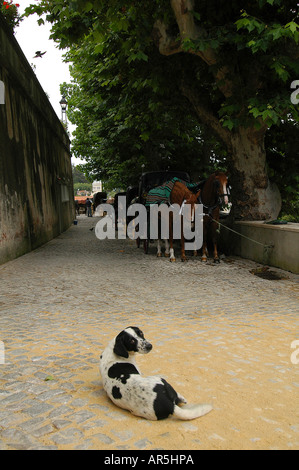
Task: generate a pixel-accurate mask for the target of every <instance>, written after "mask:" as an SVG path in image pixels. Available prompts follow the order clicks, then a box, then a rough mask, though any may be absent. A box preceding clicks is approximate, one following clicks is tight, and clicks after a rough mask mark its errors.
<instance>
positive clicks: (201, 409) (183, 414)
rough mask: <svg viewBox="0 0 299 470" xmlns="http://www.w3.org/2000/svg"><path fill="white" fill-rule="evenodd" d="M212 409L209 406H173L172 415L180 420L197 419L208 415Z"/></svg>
mask: <svg viewBox="0 0 299 470" xmlns="http://www.w3.org/2000/svg"><path fill="white" fill-rule="evenodd" d="M212 409H213V407H212V406H211V405H205V404H203V405H184V406H177V405H175V406H174V412H173V415H174V416H176V417H177V418H179V419H182V420H189V419H195V418H199V417H200V416H204V415H206V414H207V413H209V412H210V411H211V410H212Z"/></svg>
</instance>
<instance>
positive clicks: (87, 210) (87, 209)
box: [85, 199, 92, 217]
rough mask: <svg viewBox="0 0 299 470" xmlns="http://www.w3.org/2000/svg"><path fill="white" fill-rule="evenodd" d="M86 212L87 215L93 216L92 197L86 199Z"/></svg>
mask: <svg viewBox="0 0 299 470" xmlns="http://www.w3.org/2000/svg"><path fill="white" fill-rule="evenodd" d="M85 205H86V213H87V217H92V212H91V206H92V202H91V200H90V199H86V203H85Z"/></svg>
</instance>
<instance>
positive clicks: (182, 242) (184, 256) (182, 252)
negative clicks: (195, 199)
mask: <svg viewBox="0 0 299 470" xmlns="http://www.w3.org/2000/svg"><path fill="white" fill-rule="evenodd" d="M181 260H182V261H187V258H186V253H185V239H184V231H183V217H182V216H181Z"/></svg>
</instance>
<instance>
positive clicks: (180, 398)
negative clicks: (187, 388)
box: [177, 394, 187, 405]
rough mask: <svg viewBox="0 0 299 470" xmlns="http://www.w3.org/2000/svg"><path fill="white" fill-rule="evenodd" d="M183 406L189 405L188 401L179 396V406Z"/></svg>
mask: <svg viewBox="0 0 299 470" xmlns="http://www.w3.org/2000/svg"><path fill="white" fill-rule="evenodd" d="M181 404H184V405H186V404H187V400H186V398H184V397H183V396H182V395H179V394H178V398H177V405H181Z"/></svg>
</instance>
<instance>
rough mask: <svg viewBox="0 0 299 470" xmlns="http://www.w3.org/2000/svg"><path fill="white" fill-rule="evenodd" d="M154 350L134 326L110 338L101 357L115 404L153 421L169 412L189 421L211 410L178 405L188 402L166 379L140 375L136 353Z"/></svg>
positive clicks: (106, 389) (104, 385)
mask: <svg viewBox="0 0 299 470" xmlns="http://www.w3.org/2000/svg"><path fill="white" fill-rule="evenodd" d="M151 349H152V345H151V344H150V343H149V342H148V341H147V340H146V339H145V338H144V335H143V333H142V331H141V330H140V329H139V328H136V327H134V326H131V327H129V328H126V329H125V330H123V331H121V333H119V335H118V336H116V337H115V338H114V339H113V340H112V341H110V343H109V344H108V346H107V348H106V349H105V350H104V352H103V354H102V355H101V358H100V372H101V375H102V379H103V387H104V390H105V391H106V393H107V394H108V396H109V398H110V399H111V400H112V401H113V403H115V404H116V405H117V406H119V407H120V408H124V409H126V410H130V411H131V413H133V414H134V415H137V416H141V417H143V418H147V419H151V420H157V419H164V418H167V417H168V416H169V415H174V416H176V417H177V418H179V419H183V420H189V419H194V418H199V417H200V416H203V415H205V414H206V413H208V412H209V411H211V410H212V406H211V405H190V406H188V405H186V406H182V407H180V406H178V405H180V404H186V403H187V402H186V400H185V398H184V397H182V396H181V395H179V394H178V393H177V392H176V391H175V390H174V389H173V388H172V386H171V385H169V383H167V382H166V380H164V379H162V378H160V377H157V376H150V377H142V375H140V372H139V370H138V368H137V365H136V362H135V357H134V356H135V353H136V352H138V353H141V354H147V353H148V352H150V351H151Z"/></svg>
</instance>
